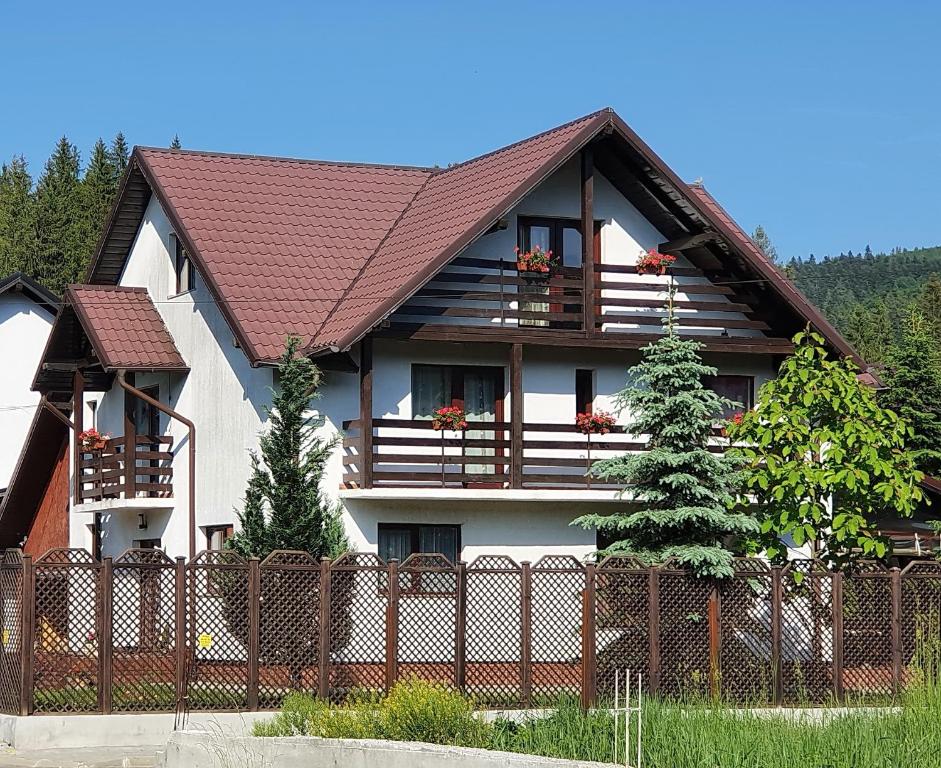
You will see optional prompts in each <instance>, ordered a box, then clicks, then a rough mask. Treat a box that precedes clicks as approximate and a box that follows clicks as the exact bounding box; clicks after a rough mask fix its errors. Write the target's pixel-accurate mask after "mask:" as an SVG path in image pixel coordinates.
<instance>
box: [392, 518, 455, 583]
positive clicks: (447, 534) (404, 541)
mask: <svg viewBox="0 0 941 768" xmlns="http://www.w3.org/2000/svg"><path fill="white" fill-rule="evenodd" d="M413 554H439V555H444V556H445V557H446V558H448V561H449V562H451V563H452V564H453V563H457V562H458V561H459V560H460V558H461V526H459V525H417V524H413V523H379V557H381V558H382V559H383V560H385V561H386V562H389V561H390V560H392V559H393V558H394V559H396V560H398V561H399V562H400V563H401V562H403V561H404V560H405V559H406V558H408V556H409V555H413ZM456 586H457V585H456V580H455V576H454V574H453V573H448V572H429V573H406V574H402V580H401V582H400V585H399V588H400V590H401V591H402V592H403V594H449V593H452V592H454V590H455V588H456Z"/></svg>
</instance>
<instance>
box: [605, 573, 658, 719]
mask: <svg viewBox="0 0 941 768" xmlns="http://www.w3.org/2000/svg"><path fill="white" fill-rule="evenodd" d="M649 580H650V578H649V570H648V569H647V568H646V567H645V566H644V565H643V564H642V563H640V562H638V561H636V560H634V559H633V558H628V557H609V558H606V559H605V560H604V562H602V563H601V565H599V566H598V569H597V571H596V576H595V595H596V598H595V599H596V607H595V648H596V651H595V657H596V660H597V661H596V663H597V687H598V696H599V698H601V699H603V700H606V701H610V700H611V699H612V698H613V696H614V675H615V671H618V672H619V673H620V675H621V677H622V678H623V673H624V671H625V670H630V671H631V672H634V673H636V672H640V673H642V674H643V676H644V679H645V680H647V681H648V683H649V680H650V653H649V652H650V606H649V601H648V595H649V592H648V590H649Z"/></svg>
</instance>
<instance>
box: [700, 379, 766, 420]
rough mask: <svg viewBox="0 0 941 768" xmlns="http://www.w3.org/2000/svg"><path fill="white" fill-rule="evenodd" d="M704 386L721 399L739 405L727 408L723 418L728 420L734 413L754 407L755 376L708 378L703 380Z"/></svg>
mask: <svg viewBox="0 0 941 768" xmlns="http://www.w3.org/2000/svg"><path fill="white" fill-rule="evenodd" d="M703 384H705V385H706V386H707V387H708V388H709V389H711V390H712V391H713V392H715V393H716V394H717V395H719V396H720V397H725V398H728V399H729V400H732V401H733V402H736V403H739V405H735V406H731V407H728V408H726V409H725V410H724V411H723V412H722V418H726V419H727V418H728V417H729V416H731V415H732V414H733V413H738V412H739V411H742V410H746V411H747V410H749V409H750V408H751V407H752V405H754V396H753V394H752V393H753V392H754V389H755V379H754V377H753V376H707V377H706V378H705V379H703Z"/></svg>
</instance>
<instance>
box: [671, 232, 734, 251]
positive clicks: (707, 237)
mask: <svg viewBox="0 0 941 768" xmlns="http://www.w3.org/2000/svg"><path fill="white" fill-rule="evenodd" d="M718 239H719V233H718V232H700V233H699V234H697V235H687V236H686V237H681V238H678V239H677V240H668V241H667V242H665V243H660V245H658V246H657V250H658V251H660V253H680V251H686V250H689V249H690V248H698V247H699V246H701V245H705V244H706V243H714V242H715V241H717V240H718Z"/></svg>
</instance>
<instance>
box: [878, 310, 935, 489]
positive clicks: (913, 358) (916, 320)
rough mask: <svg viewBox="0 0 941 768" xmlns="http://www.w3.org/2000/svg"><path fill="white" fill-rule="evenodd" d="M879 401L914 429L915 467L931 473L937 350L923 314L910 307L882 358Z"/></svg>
mask: <svg viewBox="0 0 941 768" xmlns="http://www.w3.org/2000/svg"><path fill="white" fill-rule="evenodd" d="M882 379H883V381H884V382H885V384H886V387H887V388H886V389H885V390H883V391H881V392H879V404H880V405H881V406H882V407H883V408H889V409H891V410H893V411H895V413H896V414H898V415H899V416H900V417H901V418H902V419H903V420H905V421H906V422H907V423H908V424H909V425H910V426H911V427H912V429H913V430H914V434H913V436H912V437H911V438H909V440H908V445H909V447H910V448H912V449H913V450H916V451H919V456H918V459H917V461H918V468H919V469H920V470H922V471H923V472H926V473H927V474H930V475H934V474H937V473H938V470H939V469H941V453H936V452H938V451H941V352H939V350H938V347H937V345H936V343H935V340H934V339H933V338H932V336H931V331H930V328H929V325H928V323H927V321H926V320H925V318H924V317H922V315H921V314H920V313H919V312H918V311H917V310H915V309H913V310H912V311H911V312H910V314H909V316H908V319H907V321H906V323H905V324H904V326H903V328H902V339H901V342H900V343H899V345H898V346H897V347H894V348H893V349H892V351H891V352H890V353H889V355H888V358H887V359H886V365H885V369H884V371H883V372H882Z"/></svg>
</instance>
